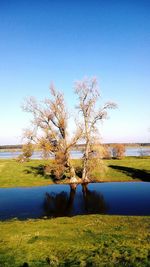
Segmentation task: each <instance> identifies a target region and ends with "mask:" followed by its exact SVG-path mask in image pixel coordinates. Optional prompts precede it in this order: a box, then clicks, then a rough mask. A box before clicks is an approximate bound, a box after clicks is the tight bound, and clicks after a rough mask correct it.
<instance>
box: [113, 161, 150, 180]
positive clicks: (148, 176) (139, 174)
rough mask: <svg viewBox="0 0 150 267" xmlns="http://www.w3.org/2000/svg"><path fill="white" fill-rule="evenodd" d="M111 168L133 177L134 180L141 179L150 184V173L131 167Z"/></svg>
mask: <svg viewBox="0 0 150 267" xmlns="http://www.w3.org/2000/svg"><path fill="white" fill-rule="evenodd" d="M109 167H110V168H112V169H115V170H117V171H120V172H121V173H125V174H126V175H128V176H130V177H132V178H133V179H140V180H141V181H144V182H150V171H146V170H139V169H135V168H131V167H125V166H116V165H109Z"/></svg>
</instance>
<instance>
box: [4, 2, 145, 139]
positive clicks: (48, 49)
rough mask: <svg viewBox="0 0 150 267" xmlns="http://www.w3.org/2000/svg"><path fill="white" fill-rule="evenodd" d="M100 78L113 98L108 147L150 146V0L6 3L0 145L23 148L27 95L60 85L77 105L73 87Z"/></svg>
mask: <svg viewBox="0 0 150 267" xmlns="http://www.w3.org/2000/svg"><path fill="white" fill-rule="evenodd" d="M85 76H89V77H91V76H96V77H97V78H98V80H99V84H100V88H101V93H102V102H105V101H107V100H114V101H115V102H117V104H118V105H119V108H118V109H117V110H115V111H111V112H110V119H109V120H107V121H106V122H105V123H104V124H103V126H102V135H103V140H104V141H105V142H150V132H148V128H149V127H150V1H149V0H147V1H146V0H140V1H138V0H137V1H136V0H135V1H132V0H124V1H123V0H122V1H121V0H119V1H115V0H106V1H104V0H103V1H102V0H99V1H98V0H97V1H96V0H91V1H88V0H86V1H84V0H76V1H69V0H68V1H67V0H66V1H63V0H59V1H58V0H49V1H48V0H47V1H46V0H42V1H38V0H37V1H32V0H27V1H15V0H14V1H11V0H5V1H4V0H2V1H0V144H16V143H20V136H21V133H22V129H23V128H25V127H27V126H28V122H29V116H28V114H26V113H24V112H23V111H22V110H21V107H20V106H21V103H22V102H23V99H24V98H25V97H26V96H30V95H32V96H36V97H37V98H38V99H42V98H44V97H46V96H48V94H49V85H50V82H51V81H54V83H55V84H56V87H57V88H59V89H61V90H62V91H63V92H64V94H65V96H66V102H67V103H68V105H69V107H70V108H73V105H74V103H75V97H74V95H73V84H74V82H75V81H76V80H79V79H82V78H83V77H85Z"/></svg>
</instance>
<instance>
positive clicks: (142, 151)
mask: <svg viewBox="0 0 150 267" xmlns="http://www.w3.org/2000/svg"><path fill="white" fill-rule="evenodd" d="M20 154H21V152H20V151H16V152H13V151H12V152H10V151H9V152H7V151H4V152H0V159H12V158H16V157H18V156H19V155H20ZM144 155H147V156H148V155H149V156H150V148H146V147H142V148H139V147H127V148H126V151H125V156H136V157H138V156H144ZM82 156H83V153H82V152H81V151H78V150H73V151H71V158H73V159H79V158H81V157H82ZM31 158H32V159H41V158H42V153H41V152H40V151H35V152H34V153H33V155H32V157H31ZM51 158H52V157H51Z"/></svg>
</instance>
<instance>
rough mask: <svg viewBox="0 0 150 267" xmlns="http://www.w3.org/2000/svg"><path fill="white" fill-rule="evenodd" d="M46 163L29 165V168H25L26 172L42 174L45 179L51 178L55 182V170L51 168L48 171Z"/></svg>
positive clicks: (36, 174) (35, 174)
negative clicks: (34, 165)
mask: <svg viewBox="0 0 150 267" xmlns="http://www.w3.org/2000/svg"><path fill="white" fill-rule="evenodd" d="M46 167H47V166H46V165H42V164H40V165H38V166H36V167H33V166H28V168H29V169H27V170H25V171H24V172H25V173H26V174H33V175H34V176H39V175H40V176H41V177H43V178H44V179H51V180H52V181H53V182H54V183H55V182H56V181H57V179H56V176H55V175H54V171H53V170H51V171H49V172H48V173H47V172H46Z"/></svg>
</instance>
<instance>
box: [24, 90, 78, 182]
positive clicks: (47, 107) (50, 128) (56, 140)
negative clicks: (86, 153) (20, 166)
mask: <svg viewBox="0 0 150 267" xmlns="http://www.w3.org/2000/svg"><path fill="white" fill-rule="evenodd" d="M23 109H24V110H25V111H26V112H29V113H31V114H32V115H33V120H32V125H33V126H34V127H33V130H30V131H27V135H26V136H28V138H29V137H30V139H31V140H32V141H33V142H35V143H36V144H38V146H39V148H40V149H42V151H43V154H44V157H48V156H49V154H51V155H53V156H54V157H55V160H56V168H55V170H54V171H55V174H56V177H59V178H62V177H64V175H65V174H66V173H70V178H72V179H74V180H75V171H74V168H73V166H72V164H71V161H70V150H71V148H72V146H74V145H75V144H76V142H77V140H78V139H79V138H80V136H81V129H79V128H78V129H77V131H76V133H75V135H74V136H73V138H72V140H69V137H68V131H67V123H68V112H67V108H66V104H65V101H64V96H63V94H62V93H61V92H59V91H57V90H56V89H55V87H54V86H53V85H51V87H50V98H47V99H45V100H44V101H43V102H41V103H40V104H39V103H38V102H37V101H36V99H35V98H33V97H30V98H29V99H27V100H26V101H25V104H24V106H23Z"/></svg>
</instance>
